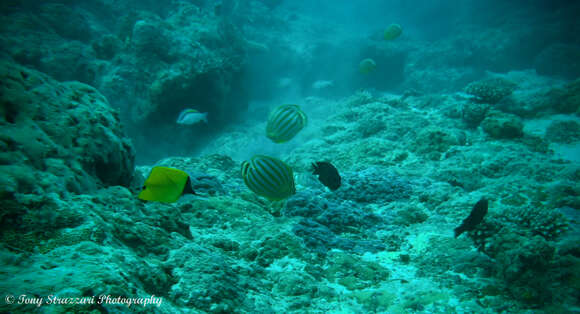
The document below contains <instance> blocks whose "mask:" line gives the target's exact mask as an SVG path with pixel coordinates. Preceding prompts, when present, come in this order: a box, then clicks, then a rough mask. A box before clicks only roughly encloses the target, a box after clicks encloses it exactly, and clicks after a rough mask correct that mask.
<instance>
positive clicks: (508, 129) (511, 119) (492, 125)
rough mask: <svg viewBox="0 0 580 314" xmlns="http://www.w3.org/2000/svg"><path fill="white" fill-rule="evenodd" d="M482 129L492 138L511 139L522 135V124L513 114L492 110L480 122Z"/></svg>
mask: <svg viewBox="0 0 580 314" xmlns="http://www.w3.org/2000/svg"><path fill="white" fill-rule="evenodd" d="M481 127H482V128H483V130H484V131H485V132H486V133H487V134H489V135H490V136H491V137H493V138H497V139H513V138H518V137H522V136H523V135H524V124H523V123H522V121H521V119H520V118H519V117H518V116H516V115H513V114H509V113H501V112H498V111H492V112H490V114H489V115H488V116H487V117H486V118H485V119H484V120H483V122H481Z"/></svg>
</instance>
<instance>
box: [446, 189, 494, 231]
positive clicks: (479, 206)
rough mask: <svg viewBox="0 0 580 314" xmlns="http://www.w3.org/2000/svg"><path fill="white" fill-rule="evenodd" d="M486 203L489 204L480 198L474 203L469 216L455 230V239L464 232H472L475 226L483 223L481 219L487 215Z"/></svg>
mask: <svg viewBox="0 0 580 314" xmlns="http://www.w3.org/2000/svg"><path fill="white" fill-rule="evenodd" d="M488 203H489V202H488V201H487V199H485V198H482V199H480V200H479V201H478V202H477V203H475V206H473V209H472V210H471V213H470V214H469V216H468V217H467V218H465V220H463V222H462V223H461V225H460V226H459V227H457V228H455V230H454V231H455V237H456V238H457V237H458V236H459V235H460V234H462V233H463V232H465V231H470V230H473V229H474V228H475V226H477V225H478V224H479V223H481V222H482V221H483V217H484V216H485V214H487V207H488Z"/></svg>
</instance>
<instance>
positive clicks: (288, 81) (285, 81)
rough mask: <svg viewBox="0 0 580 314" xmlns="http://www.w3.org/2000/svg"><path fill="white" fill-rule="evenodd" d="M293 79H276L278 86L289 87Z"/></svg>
mask: <svg viewBox="0 0 580 314" xmlns="http://www.w3.org/2000/svg"><path fill="white" fill-rule="evenodd" d="M293 81H294V80H293V79H292V78H290V77H281V78H279V79H278V87H280V88H286V87H290V85H292V82H293Z"/></svg>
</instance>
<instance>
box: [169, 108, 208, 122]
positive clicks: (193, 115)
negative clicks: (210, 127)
mask: <svg viewBox="0 0 580 314" xmlns="http://www.w3.org/2000/svg"><path fill="white" fill-rule="evenodd" d="M200 121H203V122H205V123H207V112H204V113H201V112H199V111H197V110H195V109H183V111H181V113H180V114H179V117H177V121H176V122H177V124H186V125H192V124H196V123H198V122H200Z"/></svg>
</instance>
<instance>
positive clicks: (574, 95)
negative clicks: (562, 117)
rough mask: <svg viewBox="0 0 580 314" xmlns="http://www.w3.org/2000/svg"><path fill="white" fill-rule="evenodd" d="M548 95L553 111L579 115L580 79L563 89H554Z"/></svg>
mask: <svg viewBox="0 0 580 314" xmlns="http://www.w3.org/2000/svg"><path fill="white" fill-rule="evenodd" d="M548 95H549V96H551V98H552V100H551V102H552V107H553V108H552V109H553V110H554V111H556V112H558V113H576V114H580V79H577V80H575V81H573V82H570V83H568V84H567V85H566V86H564V87H563V88H554V89H552V90H551V91H550V92H549V93H548Z"/></svg>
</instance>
